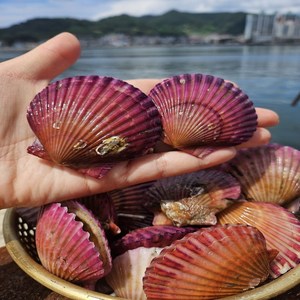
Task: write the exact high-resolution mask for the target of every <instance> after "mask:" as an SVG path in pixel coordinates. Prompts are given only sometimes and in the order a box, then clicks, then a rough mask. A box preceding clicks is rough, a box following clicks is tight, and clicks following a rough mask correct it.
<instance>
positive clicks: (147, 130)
mask: <svg viewBox="0 0 300 300" xmlns="http://www.w3.org/2000/svg"><path fill="white" fill-rule="evenodd" d="M27 119H28V122H29V124H30V126H31V128H32V130H33V132H34V133H35V135H36V137H37V139H38V140H37V141H36V142H35V143H34V144H33V145H32V146H30V147H29V148H28V152H29V153H31V154H34V155H37V156H39V157H41V158H44V159H48V160H51V161H53V162H55V163H57V164H60V165H64V166H68V167H71V168H74V169H78V170H79V171H81V172H82V173H85V174H88V175H91V176H94V177H101V176H103V175H104V174H103V173H105V172H107V171H108V170H109V169H110V168H111V166H112V165H113V164H114V163H116V162H118V161H121V160H127V159H130V158H134V157H136V156H141V155H144V154H147V153H149V152H151V151H153V148H154V145H155V143H156V141H158V140H159V139H160V137H161V132H162V129H161V118H160V116H159V114H158V111H157V109H156V107H155V105H154V104H153V102H152V100H151V99H150V98H149V97H147V96H146V95H145V94H144V93H142V92H141V91H140V90H139V89H137V88H135V87H134V86H132V85H130V84H128V83H126V82H124V81H122V80H119V79H115V78H111V77H100V76H76V77H72V78H65V79H62V80H60V81H56V82H54V83H52V84H50V85H48V86H47V87H46V88H45V89H43V90H42V91H41V92H40V93H38V94H37V95H36V96H35V97H34V99H33V100H32V101H31V103H30V106H29V108H28V111H27Z"/></svg>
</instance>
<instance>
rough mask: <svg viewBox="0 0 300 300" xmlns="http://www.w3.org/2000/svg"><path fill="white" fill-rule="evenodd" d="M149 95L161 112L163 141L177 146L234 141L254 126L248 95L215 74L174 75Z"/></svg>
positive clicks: (245, 136)
mask: <svg viewBox="0 0 300 300" xmlns="http://www.w3.org/2000/svg"><path fill="white" fill-rule="evenodd" d="M149 96H150V97H151V98H152V99H153V101H154V103H155V105H156V106H157V108H158V110H159V113H160V115H161V116H162V122H163V130H164V142H166V143H167V144H170V145H173V146H174V147H176V148H185V147H190V146H201V145H205V146H207V145H209V146H231V145H237V144H240V143H243V142H245V141H247V140H248V139H249V138H250V137H251V136H252V135H253V133H254V131H255V130H256V126H257V115H256V112H255V108H254V106H253V103H252V102H251V101H250V100H249V98H248V96H247V95H246V94H245V93H244V92H243V91H242V90H240V89H239V88H237V87H235V86H234V85H233V84H232V83H229V82H226V81H225V80H223V79H221V78H218V77H214V76H211V75H203V74H182V75H178V76H174V77H171V78H168V79H165V80H164V81H162V82H161V83H159V84H157V85H156V86H155V87H154V88H153V89H152V90H151V91H150V93H149Z"/></svg>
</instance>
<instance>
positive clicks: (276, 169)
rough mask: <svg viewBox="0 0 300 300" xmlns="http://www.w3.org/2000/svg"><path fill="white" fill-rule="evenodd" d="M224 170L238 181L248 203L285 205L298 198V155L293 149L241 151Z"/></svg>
mask: <svg viewBox="0 0 300 300" xmlns="http://www.w3.org/2000/svg"><path fill="white" fill-rule="evenodd" d="M223 167H224V169H225V170H226V171H227V172H229V173H230V174H231V175H233V176H234V177H236V178H237V180H238V181H239V182H240V185H241V190H242V194H243V196H244V198H245V199H247V200H249V201H261V202H272V203H277V204H286V203H288V202H290V201H292V200H293V199H295V198H297V197H299V196H300V151H299V150H297V149H294V148H292V147H289V146H282V145H279V144H268V145H264V146H260V147H256V148H248V149H242V150H239V152H238V153H237V156H236V157H235V158H234V159H232V160H231V161H229V162H228V163H226V164H224V166H223Z"/></svg>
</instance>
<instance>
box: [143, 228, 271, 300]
mask: <svg viewBox="0 0 300 300" xmlns="http://www.w3.org/2000/svg"><path fill="white" fill-rule="evenodd" d="M268 275H269V254H268V251H267V249H266V243H265V239H264V237H263V235H262V234H261V233H260V232H259V231H258V230H257V229H256V228H254V227H250V226H242V225H236V226H235V225H227V226H211V227H208V228H203V229H200V230H198V231H196V232H193V233H189V234H187V235H186V236H185V237H184V238H182V239H181V240H178V241H175V242H174V243H173V244H171V246H169V247H166V248H164V249H163V250H162V251H161V253H160V254H159V255H158V256H157V257H155V258H154V259H153V260H152V262H151V264H150V266H149V267H148V268H147V269H146V273H145V276H144V278H143V283H144V292H145V294H146V295H147V299H148V300H154V299H174V300H175V299H180V300H190V299H219V298H222V297H224V296H229V295H233V294H237V293H240V292H242V291H245V290H248V289H251V288H254V287H256V286H257V285H259V284H261V283H262V282H263V281H265V280H266V279H267V277H268Z"/></svg>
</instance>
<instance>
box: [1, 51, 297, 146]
mask: <svg viewBox="0 0 300 300" xmlns="http://www.w3.org/2000/svg"><path fill="white" fill-rule="evenodd" d="M19 52H21V51H19ZM19 52H18V51H8V50H1V49H0V61H3V60H5V59H8V58H11V57H14V56H16V55H18V54H20V53H19ZM182 73H204V74H211V75H215V76H219V77H222V78H225V79H227V80H230V81H234V82H235V83H236V84H237V85H239V87H240V88H241V89H242V90H244V91H245V92H246V93H247V94H248V96H249V98H250V99H251V100H252V101H253V102H254V104H255V106H257V107H265V108H269V109H272V110H274V111H276V112H277V113H278V114H279V116H280V120H281V121H280V124H279V125H278V126H277V127H274V128H272V129H271V132H272V142H276V143H280V144H284V145H289V146H293V147H295V148H297V149H299V150H300V101H299V103H298V105H296V106H291V102H292V101H293V99H294V98H295V97H296V96H297V95H298V93H300V46H299V45H298V46H287V45H284V46H240V45H237V46H229V45H226V46H219V45H218V46H189V47H184V46H159V47H145V48H144V47H129V48H113V49H107V48H105V49H103V48H102V49H83V51H82V55H81V57H80V59H79V60H78V61H77V62H76V63H75V64H74V65H73V66H72V67H71V68H70V69H68V70H67V71H66V72H64V73H63V74H61V75H60V76H59V77H58V78H63V77H68V76H75V75H92V74H93V75H95V74H96V75H105V76H114V77H117V78H120V79H135V78H165V77H169V76H172V75H176V74H182ZM58 78H57V79H58Z"/></svg>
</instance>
